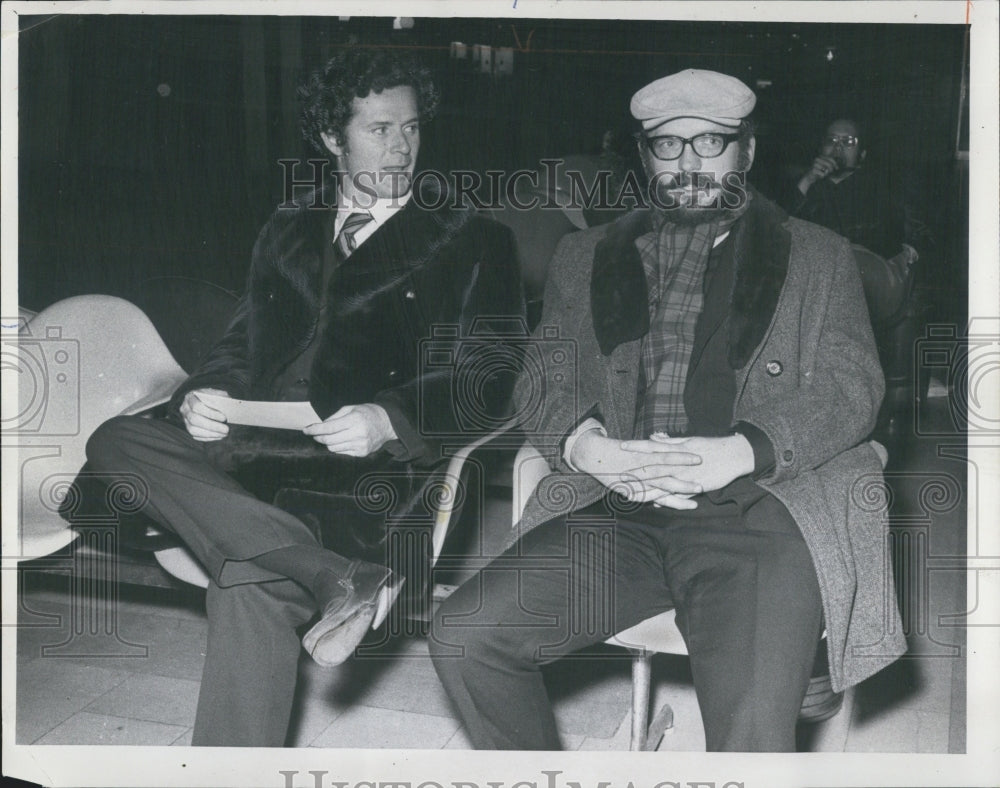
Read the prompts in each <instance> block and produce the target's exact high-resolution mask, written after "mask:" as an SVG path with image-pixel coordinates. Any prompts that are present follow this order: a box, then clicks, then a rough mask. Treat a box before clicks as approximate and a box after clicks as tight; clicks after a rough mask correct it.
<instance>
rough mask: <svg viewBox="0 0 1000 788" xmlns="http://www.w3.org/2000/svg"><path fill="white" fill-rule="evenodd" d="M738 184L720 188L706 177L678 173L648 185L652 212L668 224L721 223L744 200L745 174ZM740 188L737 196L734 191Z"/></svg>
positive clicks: (711, 179)
mask: <svg viewBox="0 0 1000 788" xmlns="http://www.w3.org/2000/svg"><path fill="white" fill-rule="evenodd" d="M739 175H740V176H741V177H740V180H739V181H738V182H735V183H727V184H726V185H723V184H721V183H719V182H718V181H716V180H715V179H714V178H712V177H710V176H709V175H708V174H707V173H703V172H701V173H691V172H681V173H677V174H676V175H671V174H667V175H663V176H660V177H657V178H655V179H654V181H653V183H651V184H650V185H651V187H652V189H651V191H652V190H655V192H654V200H653V207H654V209H655V210H656V211H657V212H658V213H659V214H660V215H661V216H662V217H663V218H664V219H665V220H666V221H667V222H669V223H670V224H676V225H683V226H694V225H699V224H708V223H710V222H714V221H719V220H724V219H727V218H729V217H730V216H732V213H733V211H734V210H735V209H736V208H738V207H740V206H742V205H743V204H744V202H745V200H746V193H745V185H746V173H745V172H741V173H739ZM738 188H742V189H743V190H744V191H743V192H742V193H741V192H740V191H737V189H738Z"/></svg>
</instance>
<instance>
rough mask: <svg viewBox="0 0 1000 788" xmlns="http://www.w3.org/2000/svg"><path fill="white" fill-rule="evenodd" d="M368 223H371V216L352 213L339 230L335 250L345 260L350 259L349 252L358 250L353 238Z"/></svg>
mask: <svg viewBox="0 0 1000 788" xmlns="http://www.w3.org/2000/svg"><path fill="white" fill-rule="evenodd" d="M370 221H372V216H371V214H370V213H368V212H367V211H357V212H355V213H352V214H351V215H350V216H348V217H347V219H346V220H345V221H344V225H343V227H341V228H340V235H339V236H337V248H338V249H340V253H341V254H342V255H344V257H345V258H347V257H350V255H351V252H353V251H354V250H355V249H357V248H358V245H357V243H356V242H355V240H354V237H355V235H357V233H358V231H359V230H360V229H361V228H362V227H364V226H365V225H366V224H368V222H370Z"/></svg>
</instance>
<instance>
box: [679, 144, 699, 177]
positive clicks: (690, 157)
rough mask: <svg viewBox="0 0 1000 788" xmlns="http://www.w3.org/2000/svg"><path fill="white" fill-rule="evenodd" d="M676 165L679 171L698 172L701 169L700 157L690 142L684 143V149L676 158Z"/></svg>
mask: <svg viewBox="0 0 1000 788" xmlns="http://www.w3.org/2000/svg"><path fill="white" fill-rule="evenodd" d="M677 166H678V168H679V169H680V171H681V172H699V171H700V170H701V157H700V156H699V155H698V154H697V153H695V152H694V148H693V147H692V146H691V143H690V142H685V143H684V150H682V151H681V156H680V158H679V159H678V160H677Z"/></svg>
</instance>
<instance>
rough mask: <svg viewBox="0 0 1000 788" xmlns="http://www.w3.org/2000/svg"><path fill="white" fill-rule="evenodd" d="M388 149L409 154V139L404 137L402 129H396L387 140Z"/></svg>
mask: <svg viewBox="0 0 1000 788" xmlns="http://www.w3.org/2000/svg"><path fill="white" fill-rule="evenodd" d="M389 150H391V151H392V152H393V153H403V154H409V152H410V141H409V140H408V139H407V138H406V135H405V134H404V133H403V130H402V129H396V131H394V132H393V134H392V138H391V139H390V140H389Z"/></svg>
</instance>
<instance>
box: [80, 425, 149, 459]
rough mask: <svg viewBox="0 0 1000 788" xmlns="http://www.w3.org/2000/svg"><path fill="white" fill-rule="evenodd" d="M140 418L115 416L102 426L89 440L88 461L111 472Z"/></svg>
mask: <svg viewBox="0 0 1000 788" xmlns="http://www.w3.org/2000/svg"><path fill="white" fill-rule="evenodd" d="M137 418H139V417H138V416H115V417H114V418H112V419H108V420H107V421H106V422H104V423H103V424H101V426H99V427H98V428H97V429H96V430H94V432H93V434H92V435H91V436H90V438H88V439H87V449H86V451H87V461H88V462H89V463H90V464H91V465H92V466H94V467H95V468H103V469H108V470H111V469H113V468H114V466H115V465H116V464H117V463H118V462H119V461H120V459H121V457H122V447H123V446H124V445H125V444H127V443H128V442H129V440H130V438H131V436H132V434H133V432H134V427H133V424H132V422H133V421H135V419H137Z"/></svg>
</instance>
